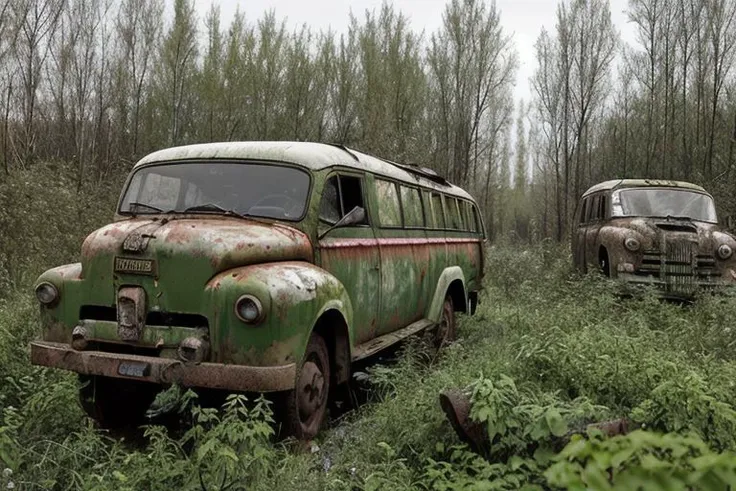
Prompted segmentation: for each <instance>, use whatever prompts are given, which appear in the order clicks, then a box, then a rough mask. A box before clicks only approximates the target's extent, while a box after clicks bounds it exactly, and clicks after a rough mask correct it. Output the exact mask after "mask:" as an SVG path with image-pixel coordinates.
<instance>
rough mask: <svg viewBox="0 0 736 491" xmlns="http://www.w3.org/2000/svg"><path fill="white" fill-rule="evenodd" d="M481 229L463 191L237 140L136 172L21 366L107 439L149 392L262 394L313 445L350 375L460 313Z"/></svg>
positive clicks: (475, 277)
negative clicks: (69, 384) (61, 387)
mask: <svg viewBox="0 0 736 491" xmlns="http://www.w3.org/2000/svg"><path fill="white" fill-rule="evenodd" d="M484 241H485V238H484V229H483V223H482V220H481V216H480V213H479V211H478V208H477V205H476V204H475V202H474V200H473V199H472V197H471V196H470V195H469V194H468V193H466V192H465V191H463V190H462V189H460V188H458V187H456V186H453V185H451V184H449V183H448V182H446V181H445V180H444V179H442V178H440V177H439V176H437V175H436V174H434V173H433V172H431V171H428V170H426V169H423V168H420V167H416V166H410V165H401V164H396V163H393V162H390V161H387V160H382V159H379V158H376V157H372V156H369V155H366V154H363V153H360V152H357V151H354V150H350V149H347V148H345V147H341V146H333V145H326V144H317V143H303V142H302V143H290V142H238V143H212V144H202V145H190V146H184V147H176V148H171V149H165V150H161V151H158V152H155V153H153V154H150V155H148V156H146V157H144V158H143V159H141V160H140V161H139V162H138V163H137V164H136V165H135V167H134V169H133V170H132V172H131V174H130V176H129V178H128V181H127V183H126V184H125V187H124V189H123V192H122V195H121V198H120V201H119V204H118V209H117V212H116V216H115V220H114V222H113V223H111V224H109V225H107V226H104V227H102V228H100V229H99V230H96V231H94V232H92V233H91V234H90V235H89V236H88V237H87V239H86V240H85V241H84V244H83V245H82V251H81V262H79V263H75V264H69V265H65V266H61V267H57V268H54V269H51V270H49V271H46V272H45V273H43V274H42V275H41V276H40V278H39V279H38V281H37V287H36V296H37V297H38V299H39V301H40V303H41V321H42V339H41V340H39V341H36V342H33V343H32V345H31V356H32V362H33V363H34V364H37V365H44V366H50V367H57V368H61V369H66V370H71V371H74V372H77V373H79V374H80V378H81V379H82V381H83V384H82V386H81V388H80V396H81V401H82V405H83V407H84V408H85V410H86V411H87V412H88V413H89V414H90V416H92V417H93V418H95V419H97V420H98V421H99V422H100V423H101V424H103V425H105V426H120V425H127V424H130V423H131V422H135V421H138V420H140V418H141V417H142V415H143V413H144V412H145V409H146V408H147V407H148V405H149V404H150V402H151V400H152V399H153V397H154V395H155V393H156V392H157V391H158V390H159V389H160V387H162V386H166V385H170V384H173V383H178V384H181V385H183V386H187V387H193V388H205V389H207V388H209V389H222V390H227V391H243V392H251V391H253V392H273V393H278V394H280V395H282V396H283V397H282V398H280V399H278V400H280V401H281V402H280V403H279V405H280V407H279V408H276V409H277V410H280V411H281V412H283V414H284V418H283V419H284V424H285V425H287V427H288V431H289V432H290V433H293V434H295V435H296V436H297V437H302V438H310V437H312V436H314V434H316V433H317V431H318V430H319V427H320V424H321V423H322V420H323V418H324V415H325V408H326V405H327V401H328V399H329V397H330V394H331V393H332V392H334V389H335V388H336V387H337V386H338V385H340V384H344V383H346V382H347V381H348V380H349V377H350V367H351V363H352V362H354V361H356V360H359V359H362V358H365V357H367V356H370V355H372V354H373V353H376V352H378V351H381V350H383V349H384V348H386V347H388V346H390V345H392V344H394V343H395V342H397V341H399V340H401V339H403V338H405V337H407V336H409V335H412V334H414V333H417V332H419V331H422V330H431V332H433V333H434V335H435V340H436V342H437V343H438V345H441V344H443V343H444V342H445V341H447V340H450V339H452V337H453V336H454V331H455V312H456V311H460V312H472V311H473V310H474V308H475V305H476V303H477V292H478V291H479V290H480V289H481V280H482V274H483V262H484V258H483V243H484Z"/></svg>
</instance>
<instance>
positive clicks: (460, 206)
mask: <svg viewBox="0 0 736 491" xmlns="http://www.w3.org/2000/svg"><path fill="white" fill-rule="evenodd" d="M455 206H456V207H457V217H458V220H459V222H458V223H459V224H460V226H459V227H458V228H459V229H460V230H467V227H466V226H465V222H466V220H465V205H464V203H463V202H462V201H460V200H459V199H456V200H455Z"/></svg>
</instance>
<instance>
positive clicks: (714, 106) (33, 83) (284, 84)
mask: <svg viewBox="0 0 736 491" xmlns="http://www.w3.org/2000/svg"><path fill="white" fill-rule="evenodd" d="M610 9H611V6H610V4H609V2H608V1H606V0H562V1H561V2H560V3H559V5H558V8H557V14H556V18H555V19H550V25H552V24H553V27H552V28H551V29H550V30H548V31H543V32H541V33H540V35H539V37H538V39H537V42H536V58H537V60H536V62H537V65H538V67H537V69H536V72H535V73H534V76H533V78H532V80H531V81H530V82H531V87H532V97H531V99H530V100H528V101H526V103H524V102H523V101H518V102H515V101H514V100H513V88H514V84H515V83H516V77H517V70H516V69H517V65H518V56H517V52H516V50H515V47H514V40H513V35H512V33H510V32H509V31H508V29H506V28H504V22H503V13H502V12H501V11H499V9H498V8H497V6H496V5H495V3H494V2H488V1H479V0H449V1H448V3H447V4H446V6H445V10H444V13H443V23H442V25H441V27H440V28H439V29H437V30H436V31H434V32H425V31H422V32H418V31H416V30H414V29H412V27H411V26H410V22H409V17H408V16H407V15H406V14H404V13H402V12H400V11H399V10H397V9H396V8H394V7H393V6H392V5H391V4H390V3H385V4H384V5H383V7H382V8H381V9H378V10H376V11H372V12H365V13H362V14H361V13H356V14H354V15H353V16H351V18H350V19H349V25H348V27H347V28H346V29H345V30H344V32H341V33H336V32H333V31H315V30H313V29H310V28H309V27H308V26H304V27H300V28H297V29H291V28H289V27H287V24H286V22H285V20H283V19H281V18H279V17H278V16H277V14H276V13H275V12H273V11H270V12H266V13H265V14H263V15H262V16H261V17H260V18H257V19H250V18H246V17H245V16H244V15H243V14H242V13H240V12H239V13H236V14H235V16H234V17H233V18H232V19H222V18H221V16H220V11H219V9H218V7H217V5H216V4H214V5H213V6H212V8H211V9H210V10H209V11H208V12H207V13H206V15H204V17H203V18H199V17H198V16H197V13H196V11H195V8H194V2H193V1H192V0H173V3H169V4H165V2H164V0H120V1H112V0H101V1H97V0H94V1H93V0H0V119H1V123H2V124H0V164H1V165H2V169H3V171H4V173H5V174H6V179H9V180H12V178H13V176H14V175H16V174H17V173H22V172H29V170H33V169H34V168H40V166H43V165H48V163H49V162H53V163H54V172H56V173H64V174H65V176H66V177H67V178H68V179H69V180H70V182H74V183H76V185H75V187H76V189H72V190H71V191H72V192H76V193H88V190H89V188H90V186H92V187H95V188H96V189H99V188H103V189H104V188H105V186H107V187H108V188H109V189H108V192H110V193H115V192H117V187H118V186H119V183H120V179H119V176H120V175H121V174H123V173H124V172H126V171H127V170H128V169H129V168H130V165H131V163H132V162H133V161H135V160H136V159H137V158H138V157H140V156H142V155H143V154H145V153H147V152H149V151H152V150H155V149H158V148H162V147H166V146H171V145H179V144H186V143H193V142H204V141H222V140H318V141H327V142H336V143H343V144H346V145H348V146H352V147H355V148H358V149H361V150H364V151H367V152H372V153H375V154H378V155H380V156H383V157H385V158H388V159H392V160H396V161H400V162H407V163H417V164H420V165H424V166H428V167H432V168H434V169H436V170H437V171H438V172H440V173H441V174H443V175H445V176H446V177H448V178H449V179H450V180H452V181H453V182H456V183H457V184H459V185H461V186H464V187H466V188H467V189H468V190H469V191H471V192H472V193H473V194H474V195H475V196H476V198H477V199H478V200H479V203H480V204H481V206H482V208H483V211H484V214H485V217H486V225H487V229H488V232H489V235H490V236H491V237H492V238H495V237H499V236H509V235H515V236H517V237H519V238H521V239H530V240H533V239H539V238H542V237H553V238H556V239H557V240H563V239H564V238H565V237H566V236H567V235H568V233H569V230H570V227H571V223H572V216H573V214H574V212H575V206H576V202H577V197H578V196H579V195H580V193H581V192H582V191H584V189H585V188H586V187H587V186H589V185H590V184H592V183H594V182H597V181H600V180H603V179H607V178H614V177H651V178H654V177H664V178H680V179H686V180H691V181H694V182H697V183H701V184H703V185H705V186H706V187H707V188H708V189H709V190H711V191H712V192H713V193H714V194H715V195H716V197H717V198H718V199H719V201H720V211H721V212H722V214H724V213H730V212H732V211H736V200H734V199H733V198H732V196H733V195H734V191H736V186H734V185H732V184H731V183H732V181H733V175H732V172H733V171H734V164H736V75H735V70H734V57H735V56H736V51H735V50H736V0H708V1H705V2H703V1H700V0H673V1H663V0H631V1H630V2H629V3H628V9H627V13H628V17H629V21H630V22H631V23H633V25H634V26H635V32H636V40H635V42H633V43H624V42H622V41H621V40H620V36H619V33H618V32H617V29H616V27H615V26H614V25H613V24H612V21H611V12H610ZM552 21H554V22H552ZM529 61H531V60H528V61H527V62H529ZM1 186H2V185H1V184H0V200H3V201H6V202H7V200H8V195H7V193H6V192H4V191H3V189H4V188H2V187H1ZM11 194H12V193H11ZM0 222H2V216H0Z"/></svg>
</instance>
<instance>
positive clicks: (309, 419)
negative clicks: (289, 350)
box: [283, 333, 330, 440]
mask: <svg viewBox="0 0 736 491" xmlns="http://www.w3.org/2000/svg"><path fill="white" fill-rule="evenodd" d="M329 393H330V356H329V353H328V351H327V345H326V344H325V341H324V339H323V338H322V336H320V335H319V334H317V333H312V336H311V337H310V338H309V343H308V344H307V350H306V352H305V353H304V359H303V360H302V364H301V366H300V367H299V372H298V373H297V378H296V388H295V389H294V390H290V391H288V392H287V393H286V400H285V407H284V421H283V425H284V431H285V432H286V434H287V435H289V436H294V437H296V438H298V439H299V440H310V439H312V438H314V437H315V436H316V435H317V433H318V432H319V430H320V427H321V426H322V422H323V421H324V419H325V415H326V413H327V401H328V396H329Z"/></svg>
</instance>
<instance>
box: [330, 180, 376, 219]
mask: <svg viewBox="0 0 736 491" xmlns="http://www.w3.org/2000/svg"><path fill="white" fill-rule="evenodd" d="M356 206H360V207H362V208H365V205H364V203H363V188H362V186H361V178H359V177H355V176H332V177H330V178H329V179H328V180H327V182H325V187H324V189H323V190H322V201H321V203H320V206H319V218H320V220H323V221H325V222H327V223H329V224H331V225H334V224H335V223H337V221H338V220H340V219H341V218H342V217H343V216H345V215H346V214H347V213H349V212H350V211H351V210H352V209H353V208H355V207H356ZM366 217H367V214H366ZM367 223H368V220H367V218H366V220H364V221H363V222H361V223H359V224H356V225H365V224H367Z"/></svg>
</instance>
